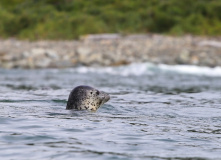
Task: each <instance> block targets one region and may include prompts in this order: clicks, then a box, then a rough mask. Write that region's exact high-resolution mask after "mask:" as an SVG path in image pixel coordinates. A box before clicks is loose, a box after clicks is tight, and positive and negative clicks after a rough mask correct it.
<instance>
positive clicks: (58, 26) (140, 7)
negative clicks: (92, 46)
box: [0, 0, 221, 40]
mask: <svg viewBox="0 0 221 160" xmlns="http://www.w3.org/2000/svg"><path fill="white" fill-rule="evenodd" d="M91 33H123V34H129V33H163V34H173V35H183V34H189V33H190V34H194V35H211V36H213V35H220V34H221V0H1V1H0V37H2V38H7V37H17V38H21V39H32V40H35V39H73V38H78V37H79V36H81V35H84V34H91Z"/></svg>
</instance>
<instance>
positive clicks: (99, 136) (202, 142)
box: [0, 68, 221, 160]
mask: <svg viewBox="0 0 221 160" xmlns="http://www.w3.org/2000/svg"><path fill="white" fill-rule="evenodd" d="M112 69H113V70H115V68H112ZM146 69H147V70H146V72H147V74H140V75H136V74H128V75H123V73H121V71H119V70H118V68H116V70H118V72H114V73H115V74H111V73H110V71H107V72H105V70H104V71H103V72H96V69H94V70H95V71H93V72H90V71H87V69H86V70H84V71H81V72H80V71H78V70H74V69H39V70H22V69H14V70H5V69H1V70H0V158H1V159H4V160H7V159H8V160H9V159H10V160H13V159H19V160H22V159H53V160H54V159H78V160H80V159H100V160H103V159H125V160H128V159H153V160H171V159H176V160H187V159H188V160H191V159H194V160H204V159H221V77H220V76H217V77H216V76H203V75H194V74H186V73H178V72H171V71H163V70H159V69H154V68H149V69H148V68H146ZM129 70H130V69H129ZM137 71H139V68H137ZM122 72H123V71H122ZM116 73H118V74H116ZM81 84H84V85H90V86H93V87H95V88H97V89H100V90H103V91H105V92H108V93H109V94H110V95H111V99H110V101H109V102H107V103H106V104H104V105H103V106H101V108H99V109H98V110H97V111H96V112H90V111H70V110H65V107H66V102H67V98H68V95H69V92H70V91H71V90H72V89H73V88H74V87H75V86H77V85H81Z"/></svg>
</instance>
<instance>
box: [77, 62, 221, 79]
mask: <svg viewBox="0 0 221 160" xmlns="http://www.w3.org/2000/svg"><path fill="white" fill-rule="evenodd" d="M73 71H74V72H78V73H107V74H112V75H121V76H130V75H133V76H140V75H151V74H156V73H160V72H163V73H179V74H191V75H199V76H214V77H221V67H220V66H219V67H214V68H210V67H201V66H193V65H166V64H158V65H156V64H152V63H132V64H130V65H126V66H119V67H102V68H101V67H78V68H74V69H73Z"/></svg>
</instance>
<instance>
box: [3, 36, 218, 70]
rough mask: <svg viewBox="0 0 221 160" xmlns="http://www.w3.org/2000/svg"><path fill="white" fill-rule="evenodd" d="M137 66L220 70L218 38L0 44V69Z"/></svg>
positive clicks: (89, 38) (14, 41) (108, 38)
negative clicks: (192, 67)
mask: <svg viewBox="0 0 221 160" xmlns="http://www.w3.org/2000/svg"><path fill="white" fill-rule="evenodd" d="M139 62H150V63H155V64H169V65H175V64H187V65H197V66H208V67H215V66H221V38H220V37H198V36H190V35H186V36H181V37H173V36H165V35H156V34H144V35H120V34H101V35H86V36H83V37H81V38H80V39H79V40H68V41H67V40H63V41H61V40H59V41H48V40H42V41H24V40H17V39H1V40H0V68H7V69H11V68H25V69H37V68H69V67H77V66H119V65H125V64H130V63H139Z"/></svg>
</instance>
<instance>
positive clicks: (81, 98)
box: [66, 86, 110, 111]
mask: <svg viewBox="0 0 221 160" xmlns="http://www.w3.org/2000/svg"><path fill="white" fill-rule="evenodd" d="M109 99H110V96H109V95H108V94H107V93H105V92H103V91H99V90H97V89H95V88H93V87H90V86H78V87H76V88H74V89H73V90H72V91H71V93H70V95H69V98H68V102H67V106H66V109H77V110H92V111H96V110H97V109H98V108H99V107H100V106H101V105H102V104H104V103H105V102H107V101H108V100H109Z"/></svg>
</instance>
